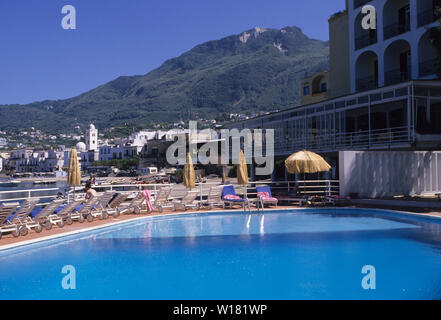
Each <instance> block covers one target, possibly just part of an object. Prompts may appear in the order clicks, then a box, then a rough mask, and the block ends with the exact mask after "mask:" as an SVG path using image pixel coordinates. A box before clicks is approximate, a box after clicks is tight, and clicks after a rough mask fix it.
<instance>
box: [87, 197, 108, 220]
mask: <svg viewBox="0 0 441 320" xmlns="http://www.w3.org/2000/svg"><path fill="white" fill-rule="evenodd" d="M114 196H115V192H113V191H107V192H105V193H104V194H103V195H102V196H99V197H98V201H97V203H96V204H95V205H94V206H92V207H90V209H89V211H88V212H84V214H85V215H86V217H87V221H88V222H92V221H93V219H94V218H96V217H98V219H99V220H103V219H107V218H108V213H107V210H106V208H107V206H108V205H109V203H110V201H112V199H113V197H114Z"/></svg>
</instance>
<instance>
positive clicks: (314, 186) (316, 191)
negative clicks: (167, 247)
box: [0, 178, 340, 205]
mask: <svg viewBox="0 0 441 320" xmlns="http://www.w3.org/2000/svg"><path fill="white" fill-rule="evenodd" d="M236 181H237V180H236V178H232V183H231V184H232V185H234V186H235V187H236V192H237V194H238V195H242V196H243V195H244V194H246V196H247V197H251V198H253V197H254V198H255V197H257V192H256V187H257V186H263V185H266V186H270V187H271V190H272V191H273V193H278V192H280V191H286V192H288V193H289V192H291V191H294V190H296V191H297V193H298V194H305V195H329V196H330V195H336V194H339V191H340V185H339V181H338V180H305V181H303V180H298V181H275V182H272V181H269V180H265V181H254V182H249V184H248V185H247V186H246V188H245V190H244V188H243V187H242V186H239V185H237V183H236ZM219 185H220V183H197V184H196V187H195V189H198V190H199V192H200V194H199V199H200V200H201V201H202V200H203V198H204V197H206V196H207V195H208V192H209V189H210V187H211V186H219ZM166 186H170V187H173V193H172V195H171V196H172V197H173V198H180V197H182V196H183V195H184V194H185V191H186V190H187V189H186V188H185V187H184V186H183V185H177V184H118V185H111V184H109V185H97V186H94V189H95V190H97V192H98V194H101V193H104V192H105V191H115V192H119V193H126V194H127V193H133V192H139V191H142V190H150V191H151V193H152V195H153V196H154V195H156V194H157V192H158V191H159V189H160V188H161V187H166ZM60 190H61V189H60V188H46V189H26V190H11V191H0V196H1V195H11V194H12V195H13V194H18V196H16V197H8V198H5V199H0V203H2V202H18V201H23V200H31V199H34V200H35V199H40V200H41V199H55V198H57V197H58V194H59V192H60ZM41 192H54V194H50V195H38V193H41ZM23 194H26V196H23ZM64 196H65V198H66V199H67V201H68V202H69V201H71V200H72V199H73V197H74V196H75V197H77V198H81V197H83V196H84V187H78V188H75V190H74V189H70V190H69V191H68V192H67V193H66V194H65V195H64ZM40 205H41V204H40Z"/></svg>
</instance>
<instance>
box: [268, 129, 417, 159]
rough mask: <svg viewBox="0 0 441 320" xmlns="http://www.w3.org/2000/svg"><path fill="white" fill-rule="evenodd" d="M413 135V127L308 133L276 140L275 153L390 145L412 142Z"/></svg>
mask: <svg viewBox="0 0 441 320" xmlns="http://www.w3.org/2000/svg"><path fill="white" fill-rule="evenodd" d="M414 139H415V137H414V134H413V127H411V128H410V130H409V127H394V128H386V129H378V130H367V131H358V132H337V133H329V134H322V135H309V136H307V137H305V138H301V139H293V140H291V141H290V142H289V143H283V142H276V144H275V148H274V151H275V153H276V154H279V155H280V154H285V155H286V154H290V153H293V152H296V151H298V150H301V149H308V150H311V151H316V152H317V151H339V150H354V149H369V148H373V147H390V146H392V145H394V144H403V143H412V142H413V141H414Z"/></svg>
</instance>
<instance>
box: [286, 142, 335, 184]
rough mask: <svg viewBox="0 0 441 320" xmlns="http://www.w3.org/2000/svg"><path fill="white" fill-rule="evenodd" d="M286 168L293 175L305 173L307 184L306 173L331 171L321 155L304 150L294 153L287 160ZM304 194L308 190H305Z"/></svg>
mask: <svg viewBox="0 0 441 320" xmlns="http://www.w3.org/2000/svg"><path fill="white" fill-rule="evenodd" d="M285 167H286V169H287V170H288V172H289V173H291V174H300V173H303V180H304V183H305V173H317V172H324V171H329V170H331V166H330V165H329V164H328V163H327V162H326V161H325V159H323V158H322V157H321V156H320V155H318V154H316V153H314V152H310V151H306V150H302V151H299V152H297V153H294V154H293V155H291V156H290V157H288V159H286V160H285ZM303 191H304V192H305V191H306V190H303Z"/></svg>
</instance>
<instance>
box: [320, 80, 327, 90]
mask: <svg viewBox="0 0 441 320" xmlns="http://www.w3.org/2000/svg"><path fill="white" fill-rule="evenodd" d="M320 91H321V92H327V91H328V85H327V83H326V82H323V83H322V84H321V85H320Z"/></svg>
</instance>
